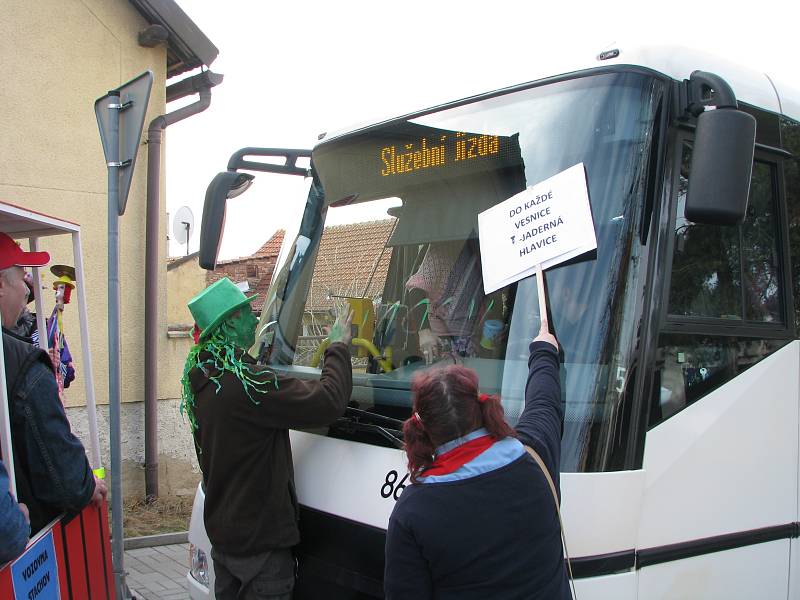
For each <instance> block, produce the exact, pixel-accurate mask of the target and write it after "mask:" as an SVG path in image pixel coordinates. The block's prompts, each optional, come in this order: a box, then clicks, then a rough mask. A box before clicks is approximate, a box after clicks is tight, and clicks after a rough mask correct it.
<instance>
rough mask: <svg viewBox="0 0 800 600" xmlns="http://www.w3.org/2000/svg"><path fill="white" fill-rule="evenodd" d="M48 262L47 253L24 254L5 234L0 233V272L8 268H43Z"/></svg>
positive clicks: (48, 256)
mask: <svg viewBox="0 0 800 600" xmlns="http://www.w3.org/2000/svg"><path fill="white" fill-rule="evenodd" d="M49 262H50V255H49V254H48V253H47V252H25V251H24V250H23V249H22V248H20V246H19V244H18V243H17V242H15V241H14V240H13V239H11V238H10V237H9V236H8V235H7V234H5V233H0V270H2V269H7V268H9V267H43V266H45V265H46V264H47V263H49Z"/></svg>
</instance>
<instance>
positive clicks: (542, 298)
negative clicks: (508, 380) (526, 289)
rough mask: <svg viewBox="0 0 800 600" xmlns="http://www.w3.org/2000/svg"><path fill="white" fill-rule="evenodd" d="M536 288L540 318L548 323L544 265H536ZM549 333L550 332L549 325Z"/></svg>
mask: <svg viewBox="0 0 800 600" xmlns="http://www.w3.org/2000/svg"><path fill="white" fill-rule="evenodd" d="M536 288H537V289H538V291H539V315H540V317H539V318H540V320H541V321H547V294H546V293H545V290H544V271H542V265H536ZM547 331H548V332H549V331H550V326H549V324H548V327H547Z"/></svg>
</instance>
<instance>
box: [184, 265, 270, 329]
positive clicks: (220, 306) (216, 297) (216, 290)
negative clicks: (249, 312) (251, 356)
mask: <svg viewBox="0 0 800 600" xmlns="http://www.w3.org/2000/svg"><path fill="white" fill-rule="evenodd" d="M257 296H258V294H254V295H252V296H250V297H247V296H245V295H244V293H243V292H242V290H240V289H239V288H238V287H237V286H236V284H235V283H233V282H232V281H231V280H230V279H228V278H227V277H223V278H222V279H220V280H219V281H215V282H214V283H212V284H211V285H210V286H208V287H207V288H206V289H204V290H203V291H202V292H200V293H199V294H197V295H196V296H195V297H194V298H192V299H191V300H189V304H188V306H189V312H191V313H192V317H193V318H194V321H195V323H196V324H197V327H199V328H200V330H201V331H200V336H199V341H200V342H202V341H203V340H205V339H206V338H207V337H208V336H209V335H210V334H211V333H212V332H213V331H214V329H216V328H217V327H218V326H219V325H220V324H221V323H222V322H223V321H224V320H225V319H226V318H227V317H228V316H229V315H230V314H231V313H233V312H235V311H236V310H238V309H239V308H241V307H242V306H244V305H245V304H247V303H249V302H252V301H253V300H255V298H256V297H257Z"/></svg>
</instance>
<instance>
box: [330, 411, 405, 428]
mask: <svg viewBox="0 0 800 600" xmlns="http://www.w3.org/2000/svg"><path fill="white" fill-rule="evenodd" d="M344 415H345V417H352V418H353V419H355V420H356V421H359V422H360V421H367V420H368V421H370V422H371V423H373V424H374V423H375V422H376V421H377V422H379V423H383V424H384V425H389V426H391V427H393V428H395V429H400V430H402V429H403V421H401V420H400V419H393V418H392V417H387V416H386V415H382V414H380V413H375V412H370V411H368V410H363V409H361V408H356V407H354V406H348V407H347V408H346V409H345V411H344Z"/></svg>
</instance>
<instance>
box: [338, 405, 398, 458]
mask: <svg viewBox="0 0 800 600" xmlns="http://www.w3.org/2000/svg"><path fill="white" fill-rule="evenodd" d="M375 421H378V422H377V423H376V422H375ZM334 426H335V427H337V428H339V429H342V430H344V431H351V432H354V431H369V432H371V433H377V434H378V435H380V436H381V437H383V438H385V439H386V440H388V441H389V442H390V443H391V444H392V445H393V446H394V447H395V448H400V449H402V448H403V431H402V427H403V421H400V420H399V419H393V418H391V417H386V416H384V415H381V414H378V413H373V412H369V411H367V410H361V409H360V408H354V407H352V406H348V407H347V409H345V413H344V416H343V417H339V418H338V419H337V420H336V422H335V423H334Z"/></svg>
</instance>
